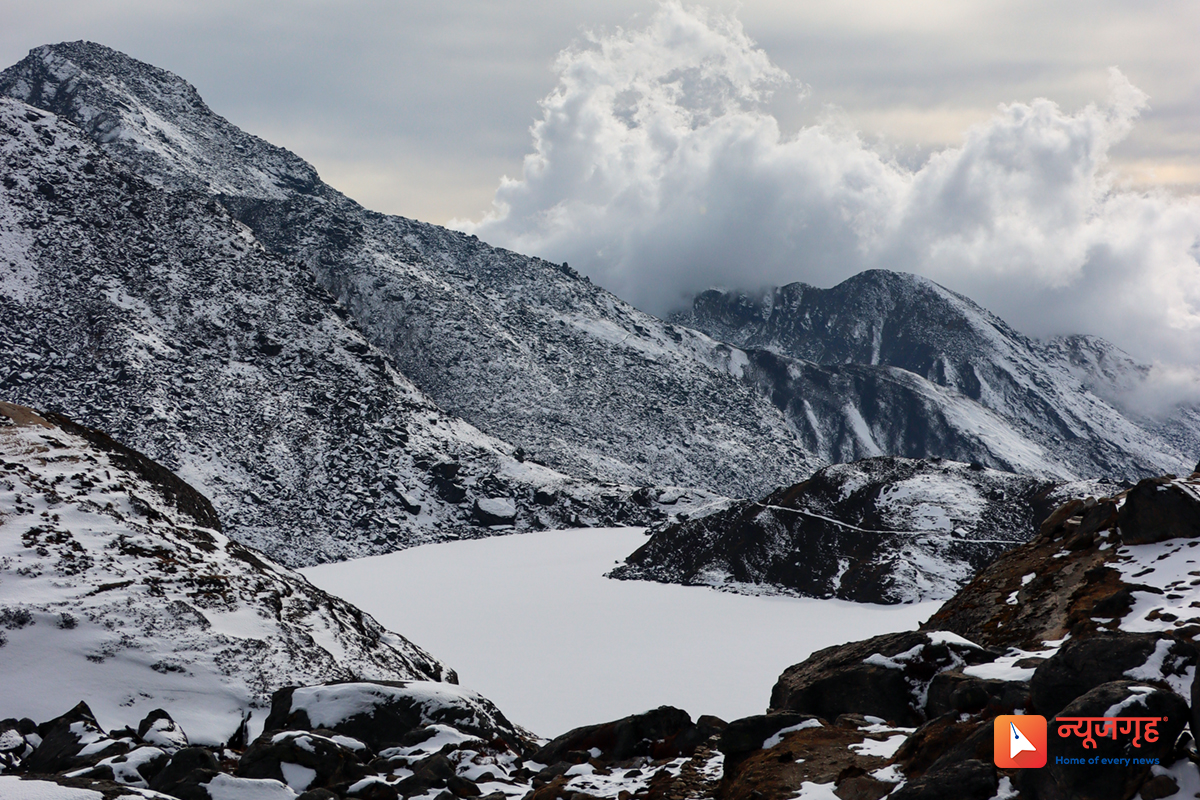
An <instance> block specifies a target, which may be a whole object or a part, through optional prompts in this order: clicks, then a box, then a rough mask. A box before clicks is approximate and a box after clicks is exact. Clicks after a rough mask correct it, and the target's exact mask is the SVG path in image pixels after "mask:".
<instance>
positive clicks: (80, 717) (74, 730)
mask: <svg viewBox="0 0 1200 800" xmlns="http://www.w3.org/2000/svg"><path fill="white" fill-rule="evenodd" d="M37 734H38V736H40V737H41V739H42V741H41V744H39V745H38V747H37V749H36V750H34V752H33V754H32V755H30V756H29V758H28V759H26V760H25V763H24V764H23V767H24V769H25V770H27V771H29V772H65V771H67V770H72V769H79V768H81V767H90V766H92V765H94V764H96V763H97V762H99V761H101V760H102V759H105V758H109V757H110V756H116V755H120V754H121V753H125V752H128V751H129V749H130V742H129V741H128V740H121V739H109V738H108V735H107V734H106V733H105V732H104V730H103V729H102V728H101V727H100V724H99V723H98V722H96V717H95V716H94V715H93V714H92V710H91V709H90V708H88V706H87V703H83V702H80V703H78V704H77V705H76V706H75V707H74V708H72V709H71V710H70V711H68V712H67V713H65V714H63V715H62V716H60V717H55V718H54V719H52V720H50V721H49V722H44V723H42V724H41V725H39V726H38V728H37ZM85 748H86V753H85Z"/></svg>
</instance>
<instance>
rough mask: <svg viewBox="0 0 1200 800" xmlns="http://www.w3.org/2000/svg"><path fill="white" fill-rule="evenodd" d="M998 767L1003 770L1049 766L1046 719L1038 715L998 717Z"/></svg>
mask: <svg viewBox="0 0 1200 800" xmlns="http://www.w3.org/2000/svg"><path fill="white" fill-rule="evenodd" d="M994 736H995V739H994V741H995V750H994V751H993V753H992V757H993V760H994V761H995V762H996V766H997V767H1000V768H1001V769H1014V768H1018V769H1021V768H1027V767H1044V766H1046V718H1045V717H1042V716H1039V715H1037V714H1024V715H1021V714H1005V715H1003V716H999V717H996V727H995V733H994Z"/></svg>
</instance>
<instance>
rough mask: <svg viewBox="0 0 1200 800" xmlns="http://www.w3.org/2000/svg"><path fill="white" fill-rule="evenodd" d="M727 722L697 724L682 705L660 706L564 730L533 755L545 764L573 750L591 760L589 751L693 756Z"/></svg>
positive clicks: (620, 757) (615, 755) (609, 755)
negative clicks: (676, 706)
mask: <svg viewBox="0 0 1200 800" xmlns="http://www.w3.org/2000/svg"><path fill="white" fill-rule="evenodd" d="M723 725H724V723H722V722H721V721H720V720H717V719H716V718H713V717H702V718H701V719H700V720H698V721H697V722H695V723H693V722H692V718H691V715H689V714H688V713H687V712H686V711H684V710H682V709H679V708H672V707H671V706H660V707H659V708H656V709H654V710H652V711H647V712H646V713H644V714H633V715H631V716H628V717H623V718H621V719H618V720H615V721H613V722H606V723H603V724H601V725H587V726H584V727H582V728H576V729H575V730H572V731H569V732H567V733H564V734H563V735H562V736H559V737H557V738H555V739H552V740H551V741H550V742H548V743H547V744H545V745H544V746H542V747H541V748H539V749H538V750H537V751H536V752H535V753H534V754H533V755H532V756H530V758H531V759H532V760H533V761H537V762H538V763H541V764H557V763H559V762H562V761H566V760H569V758H570V755H571V754H572V753H578V754H581V755H580V757H581V758H582V759H583V760H587V758H588V757H589V755H588V754H589V752H590V751H592V750H593V748H594V749H595V750H598V751H600V755H599V756H594V757H598V758H599V757H602V758H605V759H607V760H610V761H624V760H626V759H629V758H633V757H635V756H648V757H650V758H654V759H660V758H676V757H678V756H683V755H691V754H692V753H693V752H695V750H696V748H697V747H698V746H699V745H700V744H701V743H702V742H704V741H706V740H707V739H708V738H709V737H710V736H712V735H714V734H716V733H718V732H720V729H721V727H723Z"/></svg>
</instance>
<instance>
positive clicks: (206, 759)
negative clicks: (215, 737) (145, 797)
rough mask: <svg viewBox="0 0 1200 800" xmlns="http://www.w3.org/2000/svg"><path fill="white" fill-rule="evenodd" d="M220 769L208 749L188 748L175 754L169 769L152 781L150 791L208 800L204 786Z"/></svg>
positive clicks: (196, 799)
mask: <svg viewBox="0 0 1200 800" xmlns="http://www.w3.org/2000/svg"><path fill="white" fill-rule="evenodd" d="M220 770H221V765H220V764H219V763H218V762H217V759H216V757H215V756H214V755H213V754H212V753H210V752H209V751H208V750H205V749H204V748H203V747H185V748H183V749H181V750H179V751H177V752H176V753H175V754H174V755H172V756H171V760H170V761H168V762H167V763H166V766H164V767H163V768H162V769H161V770H160V771H159V773H158V774H157V775H155V776H154V777H153V778H152V779H151V780H150V788H151V789H153V790H154V791H156V792H162V793H163V794H169V795H171V796H172V797H178V798H180V800H208V791H207V790H205V789H203V788H201V786H202V785H203V784H205V783H207V782H208V781H209V780H211V779H212V778H213V776H215V775H216V774H217V773H218V772H220Z"/></svg>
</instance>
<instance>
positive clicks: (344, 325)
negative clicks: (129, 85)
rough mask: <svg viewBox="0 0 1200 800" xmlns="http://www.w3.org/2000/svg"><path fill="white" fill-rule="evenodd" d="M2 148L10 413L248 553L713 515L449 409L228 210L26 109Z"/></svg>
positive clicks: (9, 113) (379, 547) (303, 557)
mask: <svg viewBox="0 0 1200 800" xmlns="http://www.w3.org/2000/svg"><path fill="white" fill-rule="evenodd" d="M98 50H101V51H102V50H104V48H98ZM68 61H69V59H68ZM66 63H67V62H66V61H63V62H59V61H55V64H57V65H58V66H62V67H63V68H64V69H67V67H66V66H64V65H65V64H66ZM147 69H149V68H147ZM151 71H152V70H151ZM166 74H167V73H163V74H161V75H158V77H157V78H155V79H154V80H151V81H150V82H151V84H154V83H156V82H158V78H161V79H162V80H166V78H163V75H166ZM151 77H152V76H151ZM172 78H173V76H172ZM147 79H148V80H149V77H148V78H147ZM80 80H81V81H82V83H80V84H79V85H77V86H76V88H79V89H80V91H82V88H81V87H82V86H84V85H85V84H86V83H87V81H86V80H83V79H82V78H80ZM175 80H177V79H175ZM184 95H186V92H185V93H184V94H183V95H180V96H184ZM56 96H57V97H58V98H59V100H61V101H63V102H64V103H67V105H68V106H69V105H70V103H69V102H67V100H66V99H65V97H64V95H56ZM88 108H89V109H92V110H95V109H97V108H98V106H95V105H88ZM142 108H143V110H145V107H142ZM225 124H227V123H225ZM0 130H2V131H3V132H4V135H3V138H0V164H2V165H3V166H2V167H0V169H2V170H3V172H4V176H5V181H4V182H3V183H0V241H2V242H3V247H4V252H5V253H11V254H12V255H11V258H10V257H9V256H6V257H5V260H4V261H3V262H2V263H0V340H3V341H5V342H8V343H11V346H10V347H8V348H6V349H5V356H6V358H5V360H4V363H3V365H2V368H0V396H3V397H4V398H5V399H10V400H13V401H15V402H18V403H21V404H23V405H26V406H29V407H36V408H40V409H51V410H54V411H58V412H62V413H64V414H66V415H67V416H69V417H71V418H72V419H75V420H77V421H79V422H80V423H82V424H85V425H87V426H88V427H90V428H95V429H98V430H104V431H105V432H106V433H107V434H109V435H111V436H114V437H116V438H118V439H120V440H121V441H122V442H125V443H126V444H128V445H129V446H131V447H133V448H134V449H136V450H137V451H139V452H142V453H145V454H146V455H147V456H148V457H149V458H151V459H152V460H154V461H155V462H157V463H159V464H162V465H163V466H164V467H165V468H167V469H169V470H171V471H173V472H176V473H178V474H180V475H182V476H184V478H185V479H186V481H187V482H188V483H189V484H190V485H192V486H194V487H196V488H197V490H198V491H200V492H201V493H203V494H204V495H205V496H206V497H208V498H209V499H210V500H211V501H212V506H213V507H214V508H215V510H216V512H217V513H219V514H220V518H221V525H223V530H224V532H225V533H227V534H229V535H230V536H231V537H232V538H234V539H236V540H238V541H240V542H242V543H243V544H248V545H251V546H253V547H255V548H257V549H259V550H263V551H265V552H267V554H268V555H270V556H271V557H272V558H274V559H276V560H277V561H280V562H283V563H285V564H287V565H289V566H307V565H311V564H314V563H320V562H325V561H330V560H337V559H339V558H346V557H351V556H361V555H372V554H378V553H384V552H391V551H393V550H396V549H399V548H401V547H406V546H411V545H414V544H420V543H424V542H430V541H440V540H445V539H452V538H459V537H464V536H481V535H487V534H488V533H489V531H488V530H487V527H486V526H487V525H489V524H497V523H495V522H492V521H489V520H483V521H481V520H480V519H479V518H477V515H476V513H475V507H476V506H475V501H476V500H479V501H480V502H481V503H482V504H483V507H484V508H485V509H486V507H487V506H488V505H489V504H491V503H500V504H501V505H502V506H503V509H502V510H501V511H500V513H499V516H501V517H503V518H504V519H503V522H504V524H507V525H511V526H512V527H513V528H514V529H515V530H531V529H543V528H549V527H571V526H581V525H616V524H645V523H649V522H651V521H660V520H662V519H664V518H665V517H666V516H667V514H668V513H680V512H684V511H686V508H687V507H688V506H690V505H691V504H692V502H693V501H697V502H703V501H704V499H705V498H706V493H704V492H699V491H694V490H693V491H690V492H685V493H684V494H685V496H687V497H688V498H690V499H689V500H685V501H684V502H683V503H681V504H679V507H678V508H677V509H676V508H673V509H670V510H669V511H668V510H663V509H660V508H659V507H658V506H657V504H655V503H653V502H650V503H638V502H634V501H632V500H631V495H632V494H633V493H634V492H635V491H636V489H637V487H634V486H620V485H616V484H609V485H601V484H599V483H597V482H595V481H589V480H577V479H575V478H572V477H571V476H568V475H566V474H563V473H561V472H558V471H556V470H553V469H550V468H549V467H546V466H545V465H543V464H540V463H536V462H535V461H534V460H533V459H531V458H525V457H524V456H520V457H518V456H519V455H520V454H519V453H518V451H517V448H516V447H514V446H513V445H511V444H508V443H506V442H503V441H500V440H498V439H496V438H493V437H490V436H487V435H485V434H484V433H482V432H481V431H479V430H478V429H476V428H474V427H472V426H471V425H469V424H466V423H465V422H463V420H462V419H461V417H459V416H457V415H454V414H449V413H447V412H446V411H444V410H443V409H442V408H439V407H438V406H437V405H436V404H435V403H434V402H433V401H432V400H430V398H429V397H428V396H427V395H425V394H424V393H422V392H421V391H420V390H419V389H418V388H417V387H416V386H414V385H413V384H412V383H411V381H409V380H408V379H407V378H406V377H405V376H403V375H401V374H400V373H399V372H398V371H397V369H396V367H395V364H394V362H393V361H392V359H391V358H390V357H389V356H388V355H387V354H386V353H385V352H384V351H382V350H380V349H378V348H377V347H374V346H372V345H371V344H370V343H369V342H368V341H367V339H366V338H365V337H364V336H363V334H362V332H361V330H360V329H359V328H358V327H357V326H356V325H355V323H354V321H353V320H352V319H351V318H350V315H349V314H348V312H347V310H346V308H345V306H344V305H341V304H339V303H338V302H337V301H336V300H335V299H334V298H333V297H332V296H331V295H330V294H329V293H328V292H327V291H326V290H325V289H323V288H321V287H320V286H318V285H317V284H316V283H315V282H314V280H313V277H312V275H311V274H310V273H309V272H308V271H307V270H306V268H305V267H304V266H303V265H302V264H299V263H297V262H296V261H295V260H294V259H290V258H287V257H283V256H280V255H277V254H273V253H270V252H268V251H267V250H266V249H265V248H264V247H263V245H262V244H261V242H259V241H258V240H256V238H255V237H254V235H253V234H252V233H251V231H250V230H249V229H248V228H247V227H246V226H245V225H244V224H242V223H241V222H239V221H237V220H236V219H234V218H233V217H232V216H231V215H230V213H229V211H228V210H227V209H226V208H225V207H224V206H223V205H222V204H221V203H220V202H219V201H218V200H216V199H214V198H212V197H210V196H208V195H207V194H201V193H198V192H197V191H195V190H189V189H186V188H184V189H181V190H179V191H168V190H165V189H163V188H161V187H160V186H156V185H154V184H153V183H151V182H149V181H147V180H145V179H143V178H142V177H139V176H137V175H136V174H135V173H134V171H133V170H132V169H131V168H130V166H128V165H126V164H122V163H119V162H117V161H115V160H114V159H113V158H111V157H110V156H109V155H107V154H106V153H105V152H104V150H102V149H101V146H98V145H97V144H96V143H95V142H93V141H92V140H91V139H89V138H88V137H87V136H85V135H84V133H83V131H81V130H80V128H79V127H77V126H76V125H73V124H71V122H69V121H68V120H66V119H61V118H58V117H56V116H55V115H53V114H50V113H48V112H46V111H44V110H37V109H35V108H33V107H31V106H28V105H25V104H24V103H21V102H18V101H15V100H11V99H9V98H7V97H4V98H0ZM122 130H124V129H122ZM152 138H153V137H152ZM246 138H247V139H249V138H251V137H246ZM117 139H118V140H119V141H120V142H126V143H128V141H129V140H127V139H126V138H125V137H124V136H123V135H122V136H118V137H117ZM256 141H257V140H256ZM109 144H111V145H112V146H113V147H114V148H116V149H117V150H118V151H120V150H121V147H122V146H121V145H118V144H116V140H114V141H112V142H109ZM259 144H260V145H262V144H263V143H261V142H260V143H259ZM246 146H247V147H249V146H250V145H249V144H247V145H246ZM166 149H170V148H166ZM251 149H252V150H253V149H254V148H253V147H251ZM185 150H186V148H185ZM122 152H124V151H122ZM164 152H165V150H164ZM126 155H128V154H126ZM292 158H293V159H294V158H295V157H294V156H293V157H292ZM285 160H286V159H285ZM296 160H297V161H298V159H296ZM136 163H137V164H138V165H143V166H145V165H148V164H149V163H150V162H149V160H147V161H137V162H136ZM284 166H286V165H285V164H283V163H282V162H281V163H280V168H281V169H283V167H284ZM285 183H287V181H285ZM40 187H44V188H45V189H46V191H43V190H42V188H40ZM243 188H246V187H243ZM248 190H249V189H247V191H248ZM522 459H524V460H522ZM657 494H658V493H657V492H655V495H657ZM535 497H541V498H542V499H543V501H544V500H546V499H547V498H550V499H549V502H538V501H535ZM501 500H503V502H501ZM214 519H215V517H214ZM210 524H215V523H213V522H212V521H211V520H210Z"/></svg>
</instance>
